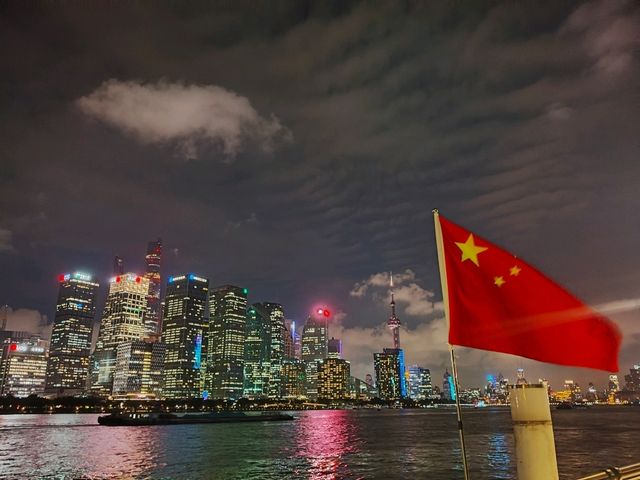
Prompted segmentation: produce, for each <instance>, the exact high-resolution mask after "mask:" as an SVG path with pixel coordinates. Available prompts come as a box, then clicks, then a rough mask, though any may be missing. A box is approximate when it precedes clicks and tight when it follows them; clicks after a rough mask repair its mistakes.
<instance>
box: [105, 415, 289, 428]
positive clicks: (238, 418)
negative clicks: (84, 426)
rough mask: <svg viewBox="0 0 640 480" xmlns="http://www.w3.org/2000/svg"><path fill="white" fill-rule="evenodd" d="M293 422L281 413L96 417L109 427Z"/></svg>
mask: <svg viewBox="0 0 640 480" xmlns="http://www.w3.org/2000/svg"><path fill="white" fill-rule="evenodd" d="M284 420H293V416H292V415H289V414H286V413H281V412H273V413H272V412H260V413H245V412H220V413H218V412H209V413H185V414H182V415H177V414H174V413H168V412H144V413H112V414H110V415H103V416H101V417H98V423H99V424H100V425H105V426H109V427H118V426H128V427H132V426H145V425H183V424H192V423H240V422H277V421H284Z"/></svg>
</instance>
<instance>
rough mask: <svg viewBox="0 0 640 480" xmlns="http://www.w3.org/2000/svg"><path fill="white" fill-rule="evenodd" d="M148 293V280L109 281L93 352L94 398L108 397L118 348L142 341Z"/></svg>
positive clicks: (120, 278)
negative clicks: (128, 343)
mask: <svg viewBox="0 0 640 480" xmlns="http://www.w3.org/2000/svg"><path fill="white" fill-rule="evenodd" d="M148 292H149V280H148V279H147V278H144V277H141V276H139V275H136V274H135V273H126V274H124V275H117V276H115V277H113V278H112V279H111V281H110V283H109V294H108V295H107V302H106V304H105V306H104V313H103V315H102V320H101V322H100V331H99V332H98V341H97V342H96V348H95V350H94V352H93V361H92V365H91V392H92V393H93V394H95V395H99V396H109V395H110V394H111V391H112V388H113V373H114V368H115V364H116V353H117V351H116V349H117V347H118V345H120V344H121V343H124V342H131V341H136V340H141V339H142V338H143V337H145V328H144V315H145V313H146V310H147V294H148Z"/></svg>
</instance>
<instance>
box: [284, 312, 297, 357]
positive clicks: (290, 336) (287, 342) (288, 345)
mask: <svg viewBox="0 0 640 480" xmlns="http://www.w3.org/2000/svg"><path fill="white" fill-rule="evenodd" d="M295 328H296V322H294V321H293V320H285V322H284V329H285V332H284V353H283V357H284V358H285V359H286V358H296V351H295V347H294V335H295V333H294V332H295Z"/></svg>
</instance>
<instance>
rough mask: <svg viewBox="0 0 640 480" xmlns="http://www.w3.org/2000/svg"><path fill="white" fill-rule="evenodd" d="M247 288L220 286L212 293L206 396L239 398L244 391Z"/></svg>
mask: <svg viewBox="0 0 640 480" xmlns="http://www.w3.org/2000/svg"><path fill="white" fill-rule="evenodd" d="M248 293H249V291H248V290H247V289H246V288H242V287H236V286H233V285H223V286H221V287H217V288H215V289H213V290H212V291H211V296H210V300H209V341H208V353H207V391H208V394H209V397H211V398H220V399H238V398H240V397H242V395H243V390H244V342H245V338H246V323H247V294H248Z"/></svg>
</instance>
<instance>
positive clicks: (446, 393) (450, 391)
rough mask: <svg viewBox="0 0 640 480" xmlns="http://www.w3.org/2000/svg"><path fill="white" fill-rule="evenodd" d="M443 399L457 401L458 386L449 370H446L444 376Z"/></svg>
mask: <svg viewBox="0 0 640 480" xmlns="http://www.w3.org/2000/svg"><path fill="white" fill-rule="evenodd" d="M442 397H443V398H444V399H445V400H455V399H456V386H455V384H454V383H453V377H452V376H451V374H450V373H449V370H445V372H444V375H443V376H442Z"/></svg>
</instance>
